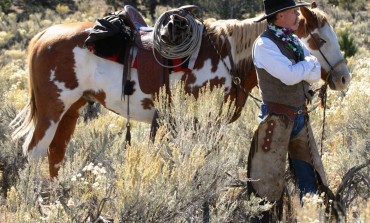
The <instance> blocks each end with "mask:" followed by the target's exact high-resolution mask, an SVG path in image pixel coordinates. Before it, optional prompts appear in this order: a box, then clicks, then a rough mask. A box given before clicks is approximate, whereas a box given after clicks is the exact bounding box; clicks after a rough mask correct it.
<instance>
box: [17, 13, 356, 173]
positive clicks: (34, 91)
mask: <svg viewBox="0 0 370 223" xmlns="http://www.w3.org/2000/svg"><path fill="white" fill-rule="evenodd" d="M301 14H302V18H303V19H302V20H301V23H300V26H299V29H298V30H297V32H296V34H297V35H298V36H299V38H300V39H301V40H303V41H304V42H305V43H307V46H308V47H309V49H310V51H311V53H312V54H313V55H315V56H316V57H317V58H318V59H319V61H320V63H321V65H322V68H323V70H322V78H323V79H326V78H327V76H328V73H329V72H330V74H331V75H330V77H329V78H328V82H329V86H330V88H331V89H334V90H342V89H344V88H346V87H347V85H348V84H349V81H350V74H349V71H348V68H347V66H346V64H345V63H342V61H343V60H344V58H343V55H342V54H341V51H340V49H339V45H338V42H337V38H336V35H335V32H334V31H333V29H332V27H331V26H330V25H329V24H328V21H327V20H326V18H325V16H324V14H323V13H322V12H321V11H319V10H317V9H308V8H301ZM92 26H93V23H90V22H80V23H73V24H63V25H55V26H52V27H50V28H48V29H46V30H44V31H43V32H41V33H39V34H37V35H36V36H35V37H34V38H33V39H32V41H31V42H30V45H29V49H28V50H29V52H28V53H29V58H28V59H29V73H30V77H29V88H30V100H29V103H28V105H27V106H26V107H25V108H24V109H23V110H22V111H21V112H20V113H19V114H18V115H17V117H16V118H15V119H14V120H13V122H12V123H11V124H12V125H13V126H17V127H18V128H17V129H16V130H15V132H14V134H13V137H14V138H19V137H22V136H24V135H26V134H27V137H26V140H25V142H24V145H23V149H24V152H25V153H27V154H28V157H29V158H30V159H38V158H40V157H44V156H46V155H48V160H49V171H50V175H51V176H56V175H57V173H58V169H59V167H60V165H61V163H62V161H63V159H64V156H65V150H66V146H67V144H68V142H69V141H70V139H71V137H72V134H73V131H74V129H75V126H76V122H77V119H78V117H79V115H80V111H81V109H82V108H83V107H84V106H85V105H86V103H87V98H90V99H94V100H96V101H98V102H99V103H101V104H102V105H103V106H105V107H106V108H107V109H109V110H111V111H114V112H115V113H117V114H119V115H122V116H125V115H126V113H127V102H125V101H123V100H121V92H122V85H121V80H122V73H123V69H124V68H123V66H122V65H121V64H118V63H115V62H112V61H110V60H106V59H102V58H100V57H97V56H96V55H94V54H93V53H91V52H90V51H89V50H88V49H86V48H84V47H83V45H84V41H85V39H86V38H87V36H88V34H89V32H88V29H90V28H91V27H92ZM265 27H266V23H265V22H262V23H254V22H253V19H247V20H242V21H238V20H220V21H213V22H208V23H207V22H206V30H207V31H206V32H204V34H203V37H202V43H201V46H200V50H199V53H198V56H197V58H196V60H195V64H194V67H193V68H192V70H188V71H179V72H174V73H171V74H170V77H169V79H170V81H173V80H183V81H184V82H185V87H186V90H187V91H188V92H190V93H193V94H197V92H198V90H199V88H200V87H202V86H204V85H205V84H206V83H207V82H210V83H211V85H215V84H223V85H224V86H225V89H226V91H227V92H228V96H230V97H231V98H233V99H235V100H236V105H237V107H238V109H237V111H239V113H240V110H241V109H242V107H243V106H244V104H245V101H246V99H247V97H248V93H249V92H250V91H251V90H252V89H253V88H254V87H255V86H256V84H257V82H256V74H255V69H254V66H253V63H252V59H251V47H252V45H253V42H254V40H255V39H256V38H257V36H258V35H259V34H260V33H262V31H263V30H264V29H265ZM215 48H217V49H218V51H219V52H217V51H216V50H215ZM319 49H320V50H321V52H322V53H323V54H321V53H320V51H319ZM220 58H222V59H220ZM230 58H232V59H231V60H230ZM222 60H223V61H224V63H223V61H222ZM230 61H231V62H230ZM232 64H233V65H234V69H233V71H234V72H232V74H231V73H230V72H229V71H230V68H231V65H232ZM335 64H338V65H335ZM225 65H226V66H228V67H226V66H225ZM334 65H335V66H334ZM331 69H332V70H331ZM148 75H150V74H148ZM238 78H239V79H240V84H239V83H237V82H235V81H233V80H236V79H238ZM131 79H132V81H134V82H135V85H134V93H133V95H131V96H130V100H129V103H130V105H129V106H130V110H131V118H132V119H134V120H137V121H142V122H147V123H150V122H151V121H152V117H153V114H154V111H155V108H154V107H153V102H152V100H153V95H152V94H146V93H144V92H143V91H142V88H141V87H140V85H142V84H150V83H139V81H138V74H137V70H136V69H134V68H132V69H131ZM158 88H159V86H158ZM237 117H238V114H236V115H235V118H237Z"/></svg>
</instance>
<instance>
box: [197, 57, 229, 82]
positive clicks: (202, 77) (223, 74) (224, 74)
mask: <svg viewBox="0 0 370 223" xmlns="http://www.w3.org/2000/svg"><path fill="white" fill-rule="evenodd" d="M224 60H225V63H226V65H227V66H230V64H229V63H230V62H229V61H230V60H229V57H225V58H224ZM211 69H212V61H211V59H208V60H206V61H204V65H203V67H202V69H200V70H193V74H194V76H195V77H196V81H195V82H194V83H193V84H190V87H192V88H194V87H200V86H202V85H204V84H205V83H206V82H207V81H209V80H210V79H214V78H219V79H221V78H224V79H225V85H224V86H225V88H228V89H230V86H231V76H230V74H229V72H228V71H227V69H226V67H225V66H223V64H221V63H220V64H219V65H218V67H217V70H216V71H215V72H211ZM205 70H207V71H209V72H204V71H205Z"/></svg>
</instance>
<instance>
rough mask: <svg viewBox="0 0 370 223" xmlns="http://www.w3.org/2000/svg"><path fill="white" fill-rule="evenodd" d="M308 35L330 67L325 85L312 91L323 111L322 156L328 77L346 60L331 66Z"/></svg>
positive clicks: (315, 41) (318, 46)
mask: <svg viewBox="0 0 370 223" xmlns="http://www.w3.org/2000/svg"><path fill="white" fill-rule="evenodd" d="M309 34H310V36H311V37H312V39H313V42H314V44H315V46H316V47H317V49H318V50H319V52H320V54H321V56H322V57H323V58H324V60H325V62H326V63H327V64H328V65H329V67H330V70H329V72H327V76H326V78H325V83H324V84H323V85H322V86H321V87H320V88H318V89H316V90H314V92H317V91H318V92H319V95H318V97H319V98H320V101H321V102H320V104H321V106H322V107H323V108H324V109H323V121H322V132H321V145H320V154H321V156H322V151H323V145H324V143H323V142H324V139H325V136H324V133H325V123H326V107H327V106H326V101H327V98H328V95H327V89H328V84H329V77H330V76H331V74H332V73H333V72H334V70H335V68H337V67H338V66H339V65H341V64H342V63H346V59H342V60H339V61H338V62H337V63H336V64H335V65H334V66H332V65H331V63H330V62H329V60H328V59H327V58H326V56H325V55H324V53H323V52H322V51H321V47H320V45H319V44H318V42H317V40H316V38H315V37H314V35H312V32H311V31H309Z"/></svg>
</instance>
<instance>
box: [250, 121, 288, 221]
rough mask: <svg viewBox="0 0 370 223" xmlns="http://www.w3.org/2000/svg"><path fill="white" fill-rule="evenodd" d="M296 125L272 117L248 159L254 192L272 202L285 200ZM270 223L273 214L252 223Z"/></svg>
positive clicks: (256, 138) (259, 131)
mask: <svg viewBox="0 0 370 223" xmlns="http://www.w3.org/2000/svg"><path fill="white" fill-rule="evenodd" d="M292 127H293V125H292V123H291V122H289V120H287V118H286V117H285V116H278V115H269V116H268V117H266V118H265V119H264V120H263V121H262V122H261V123H260V125H259V126H258V129H257V130H256V131H255V135H254V137H253V141H252V145H251V149H250V152H249V157H248V178H252V179H253V180H256V181H252V182H250V186H249V187H250V192H254V193H256V195H257V196H259V197H261V198H267V200H268V201H269V202H277V201H279V200H280V199H281V196H282V194H283V189H284V184H285V180H284V174H285V166H286V158H287V153H288V145H289V139H290V132H291V130H292ZM253 221H254V222H268V221H269V214H268V213H264V214H263V218H262V219H261V220H259V221H258V219H256V218H255V219H252V222H253Z"/></svg>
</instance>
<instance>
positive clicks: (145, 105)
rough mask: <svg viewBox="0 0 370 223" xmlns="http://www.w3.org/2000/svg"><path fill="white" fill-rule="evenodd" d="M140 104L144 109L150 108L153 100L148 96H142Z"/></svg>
mask: <svg viewBox="0 0 370 223" xmlns="http://www.w3.org/2000/svg"><path fill="white" fill-rule="evenodd" d="M141 106H142V107H143V109H144V110H150V109H152V108H154V103H153V100H152V99H150V98H144V99H143V100H141Z"/></svg>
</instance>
